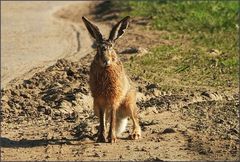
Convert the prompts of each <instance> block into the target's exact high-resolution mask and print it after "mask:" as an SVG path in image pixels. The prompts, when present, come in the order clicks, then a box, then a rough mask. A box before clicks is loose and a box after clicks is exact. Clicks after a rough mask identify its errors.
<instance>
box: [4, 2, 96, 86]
mask: <svg viewBox="0 0 240 162" xmlns="http://www.w3.org/2000/svg"><path fill="white" fill-rule="evenodd" d="M1 3H2V10H1V15H2V23H1V27H2V32H1V33H2V35H1V41H2V42H1V44H2V49H1V50H2V56H1V57H2V62H1V65H2V66H1V72H2V73H1V86H2V87H4V88H7V85H8V84H9V82H10V84H15V83H16V82H18V81H19V80H22V79H23V78H29V77H30V76H32V75H33V74H34V73H36V72H39V71H41V70H43V69H44V68H46V67H49V66H50V65H52V64H53V63H55V62H56V60H57V59H59V58H67V59H71V58H73V57H71V56H73V55H74V59H78V58H81V57H83V56H84V55H86V54H87V53H86V52H87V51H88V52H89V51H90V50H91V49H90V46H89V44H91V40H90V38H89V37H88V35H86V34H87V33H80V31H82V30H83V26H82V25H81V22H70V21H66V19H62V17H61V16H62V15H70V16H73V15H76V14H78V16H79V19H80V18H81V16H82V15H83V14H87V13H88V12H89V5H90V4H91V3H90V2H87V1H86V2H84V1H82V2H17V1H14V2H13V1H11V2H7V1H4V2H1ZM72 4H74V5H72ZM72 6H77V8H78V9H79V10H78V11H76V10H71V9H72ZM76 12H77V13H76ZM80 40H81V41H80ZM53 42H54V43H53Z"/></svg>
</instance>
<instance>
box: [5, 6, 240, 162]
mask: <svg viewBox="0 0 240 162" xmlns="http://www.w3.org/2000/svg"><path fill="white" fill-rule="evenodd" d="M14 3H15V2H14ZM26 3H27V2H26ZM31 3H32V2H31ZM51 3H55V2H51ZM64 5H65V4H64ZM5 6H7V5H5ZM38 6H40V5H38ZM50 8H51V7H50ZM28 9H29V10H31V7H30V8H28ZM34 10H35V8H34ZM86 12H87V11H86ZM51 13H53V15H50V16H53V17H55V18H54V20H55V19H57V22H59V23H60V24H61V23H62V24H63V26H64V27H65V26H69V33H70V35H71V36H69V37H65V36H64V37H61V38H66V39H65V40H69V42H68V44H66V48H65V47H64V46H63V47H62V49H60V51H61V50H63V51H65V50H66V51H68V50H69V49H72V51H71V50H70V51H71V52H69V53H70V54H69V55H68V54H67V53H65V54H66V55H65V54H63V53H64V52H63V53H62V55H57V54H56V53H58V52H56V51H46V52H47V53H48V52H50V53H54V54H55V56H54V58H53V60H56V59H57V58H58V57H59V58H61V59H58V60H57V61H55V62H54V61H53V62H54V63H52V65H51V66H46V68H41V70H39V71H37V72H36V71H34V72H33V75H32V76H30V77H28V78H27V79H26V78H25V79H24V80H22V79H23V78H24V76H23V77H19V79H16V80H17V81H14V82H13V83H11V84H9V85H8V88H7V89H4V90H2V98H1V105H2V112H1V113H2V114H1V115H2V122H1V143H0V146H1V159H2V160H47V161H48V160H65V161H66V160H84V161H85V160H97V161H99V160H125V161H126V160H127V161H132V160H148V161H165V160H237V159H238V156H239V138H238V135H239V123H238V120H237V107H238V106H239V102H238V98H237V97H238V95H237V92H234V91H232V92H228V91H225V90H224V88H223V90H221V91H212V90H209V89H204V90H199V91H191V90H190V91H189V92H182V93H175V92H171V91H169V92H163V91H160V88H159V87H158V86H157V85H156V84H154V83H149V82H147V81H145V80H143V79H140V78H139V77H138V76H130V77H131V79H132V80H133V81H134V83H136V87H137V90H138V94H137V104H138V107H139V115H140V125H141V128H142V133H143V138H142V139H140V140H137V141H132V140H129V139H128V134H129V133H130V132H131V122H129V126H128V128H127V130H126V132H124V133H123V134H122V136H121V137H120V138H119V139H118V142H117V143H114V144H109V143H96V142H95V141H96V133H97V126H98V119H97V118H96V117H95V116H94V115H93V111H92V98H91V95H90V93H89V87H88V74H89V65H90V63H91V61H92V59H93V56H94V52H92V49H91V45H92V43H91V41H90V39H89V40H87V38H89V37H88V35H87V32H86V30H85V29H84V28H83V26H82V24H81V14H82V7H81V5H68V6H61V7H60V8H57V9H54V12H51ZM89 16H90V17H91V15H89ZM92 18H93V17H92ZM112 22H114V21H111V23H112ZM97 24H99V25H100V24H101V25H100V28H101V30H103V32H104V33H106V31H108V29H109V23H108V24H105V22H100V21H99V22H98V23H97ZM102 24H105V25H102ZM66 28H68V27H66ZM5 30H6V29H5ZM78 32H79V35H80V38H76V37H78V36H77V35H78ZM33 33H34V32H33ZM163 34H164V32H159V33H158V32H151V31H142V30H140V29H139V28H138V27H137V25H134V24H133V25H131V26H130V28H129V30H128V32H127V33H126V35H125V36H124V37H123V38H122V39H121V40H119V42H118V44H117V45H118V46H117V51H124V50H125V49H126V48H129V47H134V48H139V47H140V46H141V47H142V48H143V49H141V50H136V51H137V52H135V53H132V54H130V53H127V52H126V53H127V54H125V55H120V57H121V60H122V61H123V62H124V61H128V60H129V59H130V58H131V56H132V55H137V56H139V57H141V55H143V54H144V53H145V51H146V50H147V49H148V48H149V47H152V46H153V45H157V44H158V43H166V44H169V43H170V44H171V43H174V42H166V41H161V40H162V39H161V36H162V37H164V35H163ZM146 35H148V36H147V37H146ZM71 37H73V38H74V39H73V40H70V38H71ZM81 38H82V39H81ZM83 38H86V41H85V39H83ZM45 39H48V38H45ZM53 39H55V40H58V39H59V38H57V36H56V38H53ZM43 40H44V38H42V39H41V40H39V42H40V41H43ZM76 40H77V41H76ZM78 40H80V41H78ZM129 40H131V41H129ZM3 41H7V40H3ZM33 42H34V41H33ZM74 42H75V44H74ZM70 43H73V44H74V45H73V46H74V47H70V46H71V45H72V44H70ZM79 43H80V45H79ZM40 44H41V43H40ZM51 44H53V43H52V42H51ZM83 44H84V45H83ZM42 45H44V43H43V44H42ZM85 45H86V46H85ZM76 47H77V48H76ZM4 48H5V47H4ZM16 49H18V48H17V47H16ZM77 49H78V50H77ZM12 50H14V49H12ZM29 50H30V49H29ZM49 50H50V49H49ZM23 51H25V50H23ZM125 51H127V50H125ZM61 52H62V51H61ZM61 52H59V53H61ZM81 52H83V53H85V54H84V56H83V55H81ZM48 54H49V53H48ZM16 55H17V54H16ZM29 59H30V58H29ZM37 62H40V61H39V60H38V61H37ZM6 66H7V65H6ZM26 66H27V65H26ZM19 75H20V74H19ZM6 78H7V77H6ZM9 80H10V79H9ZM5 83H7V80H6V81H5ZM229 117H231V120H229Z"/></svg>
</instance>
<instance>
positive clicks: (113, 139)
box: [108, 136, 117, 143]
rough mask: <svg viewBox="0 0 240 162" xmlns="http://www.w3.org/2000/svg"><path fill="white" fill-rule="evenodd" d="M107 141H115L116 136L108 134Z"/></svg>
mask: <svg viewBox="0 0 240 162" xmlns="http://www.w3.org/2000/svg"><path fill="white" fill-rule="evenodd" d="M108 142H109V143H116V142H117V137H116V136H108Z"/></svg>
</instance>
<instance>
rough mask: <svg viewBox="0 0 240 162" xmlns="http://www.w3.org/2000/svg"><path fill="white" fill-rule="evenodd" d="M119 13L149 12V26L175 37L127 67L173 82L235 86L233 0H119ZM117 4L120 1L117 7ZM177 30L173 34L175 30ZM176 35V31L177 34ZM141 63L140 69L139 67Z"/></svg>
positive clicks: (171, 84) (178, 84)
mask: <svg viewBox="0 0 240 162" xmlns="http://www.w3.org/2000/svg"><path fill="white" fill-rule="evenodd" d="M117 6H121V8H120V9H121V10H122V12H121V16H122V17H123V16H126V15H130V16H132V17H143V18H144V17H148V18H150V27H151V29H152V30H166V31H169V32H170V33H172V37H170V38H169V37H167V38H164V36H161V38H164V39H173V40H175V39H178V40H179V42H181V35H184V36H186V37H187V39H186V40H182V43H176V44H174V45H173V46H167V45H164V46H162V45H160V46H159V47H157V48H154V49H151V51H150V52H149V54H147V55H145V56H144V57H141V58H140V59H139V58H138V59H137V58H136V59H134V58H133V59H132V61H131V62H127V63H126V67H127V68H128V70H129V71H130V72H131V73H133V74H136V75H139V76H142V77H144V78H145V79H148V80H150V81H154V82H156V83H159V84H161V85H163V86H164V85H166V86H169V87H172V88H176V87H178V88H181V87H186V86H188V87H193V86H200V87H201V86H208V87H219V88H226V87H230V88H231V87H234V88H236V87H237V86H238V66H239V60H238V48H237V47H238V28H239V27H238V24H237V19H238V9H239V8H238V6H239V5H238V2H237V1H165V0H159V1H117V2H116V3H115V2H114V3H112V7H113V8H114V7H115V8H117ZM118 8H119V7H118ZM176 33H177V36H176ZM178 35H179V36H178ZM143 69H144V70H143Z"/></svg>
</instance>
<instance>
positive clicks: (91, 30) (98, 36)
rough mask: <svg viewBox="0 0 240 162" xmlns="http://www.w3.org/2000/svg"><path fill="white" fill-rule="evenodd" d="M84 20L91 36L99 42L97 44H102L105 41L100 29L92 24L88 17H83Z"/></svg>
mask: <svg viewBox="0 0 240 162" xmlns="http://www.w3.org/2000/svg"><path fill="white" fill-rule="evenodd" d="M82 20H83V22H84V24H85V26H86V27H87V30H88V32H89V33H90V34H91V36H92V37H93V38H94V39H95V40H96V41H97V43H99V42H101V41H102V40H103V36H102V34H101V33H100V31H99V29H98V27H97V26H96V25H94V24H93V23H91V22H90V21H89V20H88V19H87V18H86V17H84V16H83V17H82Z"/></svg>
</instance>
